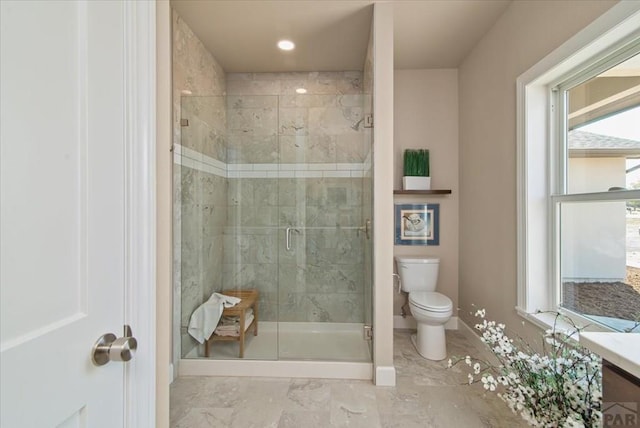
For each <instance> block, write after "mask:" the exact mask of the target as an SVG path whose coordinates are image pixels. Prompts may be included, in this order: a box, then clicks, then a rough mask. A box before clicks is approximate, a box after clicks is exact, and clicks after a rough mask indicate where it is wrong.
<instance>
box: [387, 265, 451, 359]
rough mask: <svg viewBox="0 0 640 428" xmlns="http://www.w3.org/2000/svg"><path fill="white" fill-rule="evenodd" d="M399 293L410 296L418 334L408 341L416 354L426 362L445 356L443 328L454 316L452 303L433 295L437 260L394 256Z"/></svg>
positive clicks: (445, 297) (410, 305) (442, 296)
mask: <svg viewBox="0 0 640 428" xmlns="http://www.w3.org/2000/svg"><path fill="white" fill-rule="evenodd" d="M396 262H397V263H398V273H399V274H400V284H401V287H402V290H403V291H405V292H407V293H409V307H410V308H411V314H413V317H414V318H415V320H416V322H417V323H418V333H417V334H414V335H412V336H411V341H412V342H413V344H414V346H415V347H416V349H417V350H418V353H419V354H420V355H422V356H423V357H425V358H427V359H429V360H443V359H445V358H446V357H447V345H446V341H445V335H444V325H445V323H446V322H447V321H449V319H450V318H451V315H452V314H453V303H452V302H451V299H449V298H448V297H447V296H445V295H444V294H440V293H436V283H437V282H438V266H439V265H440V259H438V258H427V257H396Z"/></svg>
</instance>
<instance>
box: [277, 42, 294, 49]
mask: <svg viewBox="0 0 640 428" xmlns="http://www.w3.org/2000/svg"><path fill="white" fill-rule="evenodd" d="M278 47H279V48H280V49H282V50H283V51H290V50H293V48H295V47H296V45H295V44H294V43H293V42H292V41H291V40H280V41H279V42H278Z"/></svg>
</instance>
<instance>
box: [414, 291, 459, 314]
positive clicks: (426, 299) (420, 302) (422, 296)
mask: <svg viewBox="0 0 640 428" xmlns="http://www.w3.org/2000/svg"><path fill="white" fill-rule="evenodd" d="M409 302H410V303H413V304H414V305H416V306H417V307H419V308H421V309H424V310H426V311H432V312H448V311H450V310H451V309H452V308H453V302H452V301H451V299H450V298H448V297H447V296H445V295H444V294H440V293H436V292H435V291H412V292H411V293H409Z"/></svg>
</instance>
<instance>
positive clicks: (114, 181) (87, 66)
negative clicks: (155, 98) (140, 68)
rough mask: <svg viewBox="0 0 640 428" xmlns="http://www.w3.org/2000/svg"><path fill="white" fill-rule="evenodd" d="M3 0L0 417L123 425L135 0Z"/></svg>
mask: <svg viewBox="0 0 640 428" xmlns="http://www.w3.org/2000/svg"><path fill="white" fill-rule="evenodd" d="M0 5H1V23H2V24H1V25H2V27H1V28H2V29H1V37H0V40H1V55H2V56H1V61H0V67H1V88H0V90H1V92H0V93H1V98H2V105H1V131H0V132H1V143H2V144H1V147H2V152H1V166H2V170H1V241H2V244H1V254H0V255H1V266H0V269H1V280H2V282H1V298H0V300H1V343H0V346H1V348H0V352H1V354H0V358H1V378H0V379H1V380H0V382H1V384H2V389H1V409H0V413H1V417H0V420H1V423H0V425H1V426H2V427H7V428H9V427H56V426H62V427H72V426H73V427H79V426H90V427H110V428H112V427H119V426H123V425H125V422H124V418H125V415H124V411H125V394H124V389H125V384H126V382H127V376H130V375H131V374H130V373H128V372H129V371H130V370H131V367H129V368H128V369H125V363H122V362H110V363H108V364H106V365H104V366H102V367H97V366H95V365H94V364H92V360H91V348H92V345H93V343H94V342H95V341H96V340H97V339H98V337H99V336H101V335H102V334H104V333H109V332H111V333H115V334H116V335H117V336H122V329H123V324H124V323H125V312H124V301H125V289H124V284H125V276H126V273H127V260H128V252H127V250H128V249H127V246H126V239H127V238H126V226H127V225H126V221H125V219H127V218H128V217H127V216H126V213H125V211H126V209H127V207H126V202H125V201H126V185H127V184H128V181H127V180H128V179H127V178H125V173H126V171H127V167H126V165H127V164H126V163H125V162H126V161H127V159H126V150H125V144H124V142H125V131H126V118H127V117H129V116H127V114H128V112H127V111H125V110H126V109H125V91H126V90H127V87H126V84H125V83H126V79H125V75H126V73H125V64H124V62H125V58H126V55H125V54H126V52H125V46H126V44H125V40H124V39H125V36H124V35H125V27H126V22H125V21H126V20H125V17H126V14H125V13H124V10H125V7H126V6H125V3H124V2H122V1H93V0H91V1H82V0H74V1H46V0H45V1H5V0H2V1H0ZM133 328H134V331H133V333H134V335H135V334H136V331H135V325H134V326H133ZM134 358H135V357H134ZM126 364H131V363H126ZM128 400H130V398H128Z"/></svg>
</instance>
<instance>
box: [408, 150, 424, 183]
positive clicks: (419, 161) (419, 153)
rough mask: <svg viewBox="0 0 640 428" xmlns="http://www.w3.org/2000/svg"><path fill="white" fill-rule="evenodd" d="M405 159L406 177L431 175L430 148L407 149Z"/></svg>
mask: <svg viewBox="0 0 640 428" xmlns="http://www.w3.org/2000/svg"><path fill="white" fill-rule="evenodd" d="M403 160H404V175H405V176H406V177H429V150H424V149H407V150H405V151H404V159H403Z"/></svg>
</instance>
